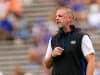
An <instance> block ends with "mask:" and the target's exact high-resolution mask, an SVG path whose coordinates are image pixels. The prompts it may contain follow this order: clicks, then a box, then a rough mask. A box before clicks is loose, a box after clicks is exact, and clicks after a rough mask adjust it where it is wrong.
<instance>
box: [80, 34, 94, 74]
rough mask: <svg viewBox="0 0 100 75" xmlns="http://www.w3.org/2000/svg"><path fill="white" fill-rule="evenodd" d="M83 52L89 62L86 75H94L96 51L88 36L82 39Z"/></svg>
mask: <svg viewBox="0 0 100 75" xmlns="http://www.w3.org/2000/svg"><path fill="white" fill-rule="evenodd" d="M82 52H83V55H84V56H85V58H86V61H87V68H86V75H93V73H94V69H95V51H94V48H93V45H92V42H91V40H90V38H89V37H88V36H87V35H84V36H83V39H82Z"/></svg>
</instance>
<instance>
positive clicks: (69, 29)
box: [63, 24, 71, 32]
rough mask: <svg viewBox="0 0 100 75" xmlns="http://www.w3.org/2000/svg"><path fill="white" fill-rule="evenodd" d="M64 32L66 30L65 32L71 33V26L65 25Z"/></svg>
mask: <svg viewBox="0 0 100 75" xmlns="http://www.w3.org/2000/svg"><path fill="white" fill-rule="evenodd" d="M63 30H64V32H70V31H71V28H70V24H67V25H65V27H64V28H63Z"/></svg>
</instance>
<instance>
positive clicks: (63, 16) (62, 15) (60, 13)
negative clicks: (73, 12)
mask: <svg viewBox="0 0 100 75" xmlns="http://www.w3.org/2000/svg"><path fill="white" fill-rule="evenodd" d="M70 17H71V16H70V15H69V14H67V10H65V9H59V10H57V12H56V23H57V24H58V27H59V28H61V27H65V26H66V25H67V24H68V22H70V21H71V18H70Z"/></svg>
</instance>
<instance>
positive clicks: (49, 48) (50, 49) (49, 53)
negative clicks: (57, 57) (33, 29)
mask: <svg viewBox="0 0 100 75" xmlns="http://www.w3.org/2000/svg"><path fill="white" fill-rule="evenodd" d="M51 53H52V47H51V38H50V40H49V43H48V48H47V51H46V55H45V59H47V58H48V56H50V55H51Z"/></svg>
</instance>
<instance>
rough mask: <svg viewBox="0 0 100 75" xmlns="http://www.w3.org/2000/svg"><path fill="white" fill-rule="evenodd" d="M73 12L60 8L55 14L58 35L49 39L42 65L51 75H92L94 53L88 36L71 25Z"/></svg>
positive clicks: (66, 8)
mask: <svg viewBox="0 0 100 75" xmlns="http://www.w3.org/2000/svg"><path fill="white" fill-rule="evenodd" d="M73 21H74V16H73V12H72V10H71V9H70V8H69V7H60V8H59V9H57V12H56V23H57V25H58V27H59V31H58V33H57V34H56V35H55V36H53V37H52V38H50V40H49V44H48V49H47V52H46V56H45V60H44V64H45V66H46V67H47V68H51V67H52V75H93V72H94V68H95V51H94V49H93V46H92V43H91V40H90V39H89V37H88V35H87V34H85V33H83V32H81V31H80V29H78V28H75V26H74V25H72V23H73Z"/></svg>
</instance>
